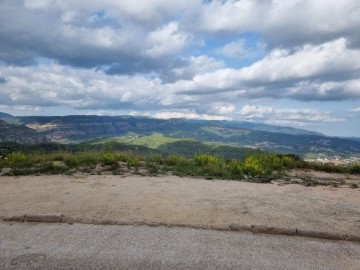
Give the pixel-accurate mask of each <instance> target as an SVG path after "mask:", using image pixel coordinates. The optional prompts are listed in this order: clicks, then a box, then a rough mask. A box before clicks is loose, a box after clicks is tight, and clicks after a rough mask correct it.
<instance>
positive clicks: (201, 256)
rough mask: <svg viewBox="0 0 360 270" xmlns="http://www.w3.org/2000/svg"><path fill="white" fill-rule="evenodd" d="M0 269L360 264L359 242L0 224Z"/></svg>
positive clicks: (178, 230)
mask: <svg viewBox="0 0 360 270" xmlns="http://www.w3.org/2000/svg"><path fill="white" fill-rule="evenodd" d="M0 269H295V270H296V269H356V270H359V269H360V244H357V243H350V242H344V241H325V240H318V239H309V238H301V237H287V236H275V235H253V234H251V233H242V232H225V231H212V230H201V229H189V228H167V227H147V226H141V227H135V226H100V225H83V224H74V225H68V224H40V223H38V224H36V223H33V224H30V223H24V224H22V223H14V224H9V223H0Z"/></svg>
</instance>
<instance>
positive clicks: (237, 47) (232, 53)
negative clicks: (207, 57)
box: [217, 39, 249, 58]
mask: <svg viewBox="0 0 360 270" xmlns="http://www.w3.org/2000/svg"><path fill="white" fill-rule="evenodd" d="M217 53H219V54H222V55H224V56H227V57H234V58H243V57H245V56H247V55H248V54H249V51H248V50H247V49H246V46H245V40H243V39H240V40H236V41H232V42H230V43H228V44H226V45H225V46H224V47H222V48H221V49H219V50H217Z"/></svg>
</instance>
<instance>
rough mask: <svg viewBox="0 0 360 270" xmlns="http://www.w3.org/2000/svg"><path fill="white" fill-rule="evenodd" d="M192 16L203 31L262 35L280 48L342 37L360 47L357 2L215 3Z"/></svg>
mask: <svg viewBox="0 0 360 270" xmlns="http://www.w3.org/2000/svg"><path fill="white" fill-rule="evenodd" d="M191 16H192V17H193V18H196V19H195V21H196V22H193V21H191V25H196V26H198V28H199V29H201V30H202V31H206V32H210V33H214V32H215V33H222V32H230V33H248V32H260V33H261V34H262V35H263V36H264V37H265V39H266V40H267V41H268V42H269V43H271V44H273V45H276V46H283V47H287V46H298V45H303V44H306V43H319V42H324V41H330V40H332V39H334V38H339V37H341V36H347V37H348V38H349V39H350V40H351V41H352V42H355V43H357V45H360V43H359V41H360V39H359V32H358V30H356V29H359V28H360V5H359V2H358V1H357V0H343V1H338V0H317V1H306V0H296V1H287V0H277V1H262V0H228V1H222V0H213V1H211V2H208V3H207V4H206V5H203V6H202V8H201V9H198V10H196V11H195V12H192V13H191ZM294 29H296V30H294Z"/></svg>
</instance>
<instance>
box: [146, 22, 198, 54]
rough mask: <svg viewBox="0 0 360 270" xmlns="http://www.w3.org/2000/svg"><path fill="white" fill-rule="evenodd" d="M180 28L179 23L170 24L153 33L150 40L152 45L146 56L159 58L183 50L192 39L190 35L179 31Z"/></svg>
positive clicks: (149, 37)
mask: <svg viewBox="0 0 360 270" xmlns="http://www.w3.org/2000/svg"><path fill="white" fill-rule="evenodd" d="M178 28H179V26H178V23H177V22H170V23H168V24H167V25H163V26H161V27H160V28H158V29H156V30H155V31H153V32H151V33H150V34H149V36H148V39H149V41H150V44H152V45H151V47H150V48H149V49H147V50H146V54H147V55H149V56H151V57H156V58H157V57H163V56H166V55H172V54H174V53H177V52H179V51H181V50H183V49H184V48H185V46H187V45H188V43H189V41H190V40H191V37H190V35H189V34H187V33H185V32H181V31H179V29H178Z"/></svg>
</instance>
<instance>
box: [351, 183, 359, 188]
mask: <svg viewBox="0 0 360 270" xmlns="http://www.w3.org/2000/svg"><path fill="white" fill-rule="evenodd" d="M351 188H354V189H355V188H359V186H358V185H357V184H355V183H352V184H351Z"/></svg>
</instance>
